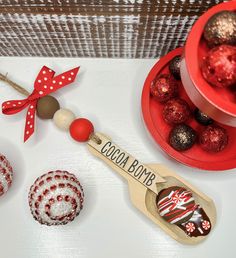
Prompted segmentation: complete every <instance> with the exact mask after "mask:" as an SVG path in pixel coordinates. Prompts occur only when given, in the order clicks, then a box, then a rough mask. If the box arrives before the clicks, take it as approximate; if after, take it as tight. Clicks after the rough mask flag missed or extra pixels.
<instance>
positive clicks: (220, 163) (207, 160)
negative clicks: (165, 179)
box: [142, 48, 236, 170]
mask: <svg viewBox="0 0 236 258" xmlns="http://www.w3.org/2000/svg"><path fill="white" fill-rule="evenodd" d="M182 53H183V48H178V49H175V50H173V51H171V52H170V53H169V54H167V55H166V56H164V57H162V58H161V59H160V60H159V61H158V62H157V63H156V64H155V65H154V66H153V68H152V69H151V71H150V73H149V74H148V76H147V78H146V81H145V83H144V87H143V92H142V112H143V118H144V122H145V124H146V127H147V129H148V131H149V132H150V134H151V135H152V137H153V139H154V140H155V141H156V143H157V144H158V145H160V147H161V148H162V149H163V150H164V151H165V152H166V153H167V154H168V155H170V156H171V157H172V158H174V159H176V160H177V161H179V162H181V163H183V164H185V165H188V166H191V167H195V168H200V169H205V170H227V169H232V168H235V167H236V148H235V146H236V137H235V136H234V135H235V134H236V128H233V127H229V126H225V125H220V126H222V127H224V128H225V129H226V130H227V132H228V135H229V143H228V145H227V147H226V148H225V149H224V150H223V151H221V152H218V153H209V152H206V151H204V150H202V148H201V147H200V146H199V144H198V143H196V144H195V145H194V146H193V147H192V148H191V149H189V150H186V151H183V152H178V151H176V150H175V149H173V148H172V147H171V146H170V145H169V144H168V136H169V132H170V130H171V128H172V127H171V126H170V125H168V124H167V123H166V122H165V121H164V119H163V117H162V109H163V104H161V103H159V102H158V101H156V100H154V98H153V97H152V96H151V95H150V85H151V82H152V81H153V79H154V78H155V77H156V76H157V75H160V74H162V73H169V69H168V63H169V61H170V60H171V59H172V58H173V57H175V56H176V55H181V54H182ZM179 96H180V97H181V98H183V99H185V100H186V101H187V102H188V104H189V105H190V107H191V109H192V110H194V109H195V106H194V105H193V103H192V102H191V100H190V99H189V97H188V95H187V94H186V92H185V89H184V87H183V85H182V83H181V82H180V81H179ZM187 124H189V125H190V126H191V127H193V128H194V129H195V130H196V131H197V132H199V131H200V130H202V129H203V128H204V126H202V125H200V124H198V123H197V122H196V121H195V120H194V118H193V117H192V118H191V119H189V121H188V122H187Z"/></svg>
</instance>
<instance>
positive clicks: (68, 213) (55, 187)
mask: <svg viewBox="0 0 236 258" xmlns="http://www.w3.org/2000/svg"><path fill="white" fill-rule="evenodd" d="M28 197H29V205H30V210H31V213H32V215H33V217H34V218H35V219H36V220H37V221H38V222H39V223H41V224H45V225H48V226H51V225H64V224H67V223H68V222H70V221H72V220H74V218H75V217H76V216H77V215H79V213H80V211H81V209H82V208H83V201H84V192H83V188H82V186H81V185H80V182H79V181H78V179H77V178H76V176H75V175H73V174H71V173H69V172H67V171H60V170H56V171H50V172H48V173H46V174H44V175H42V176H40V177H38V178H37V179H36V181H35V182H34V184H33V185H32V186H31V188H30V191H29V196H28Z"/></svg>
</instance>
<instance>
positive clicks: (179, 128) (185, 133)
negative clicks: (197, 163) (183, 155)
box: [169, 124, 197, 151]
mask: <svg viewBox="0 0 236 258" xmlns="http://www.w3.org/2000/svg"><path fill="white" fill-rule="evenodd" d="M196 138H197V135H196V132H195V131H194V130H193V128H192V127H190V126H188V125H185V124H181V125H176V126H175V127H174V128H173V129H172V130H171V131H170V134H169V144H170V146H172V147H173V148H174V149H175V150H177V151H185V150H188V149H190V148H191V147H192V146H193V145H194V143H195V141H196Z"/></svg>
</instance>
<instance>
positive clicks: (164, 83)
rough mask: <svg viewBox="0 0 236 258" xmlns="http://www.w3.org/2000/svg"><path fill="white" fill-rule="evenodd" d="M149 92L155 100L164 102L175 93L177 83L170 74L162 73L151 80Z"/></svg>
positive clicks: (176, 91)
mask: <svg viewBox="0 0 236 258" xmlns="http://www.w3.org/2000/svg"><path fill="white" fill-rule="evenodd" d="M150 92H151V95H152V96H153V97H154V98H155V99H156V100H157V101H159V102H161V103H164V102H166V101H167V100H169V99H171V98H173V97H175V96H176V95H177V93H178V85H177V82H176V81H175V79H174V78H173V77H172V76H170V75H168V74H163V75H161V76H159V77H158V78H156V79H155V80H154V81H153V82H152V84H151V88H150Z"/></svg>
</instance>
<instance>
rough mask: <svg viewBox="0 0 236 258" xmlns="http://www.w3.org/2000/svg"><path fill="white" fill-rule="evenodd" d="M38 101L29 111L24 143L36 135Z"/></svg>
mask: <svg viewBox="0 0 236 258" xmlns="http://www.w3.org/2000/svg"><path fill="white" fill-rule="evenodd" d="M36 105H37V100H33V101H32V102H31V103H30V106H29V108H28V110H27V114H26V120H25V132H24V142H26V141H27V140H28V139H29V138H30V136H31V135H32V134H33V133H34V122H35V112H36Z"/></svg>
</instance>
